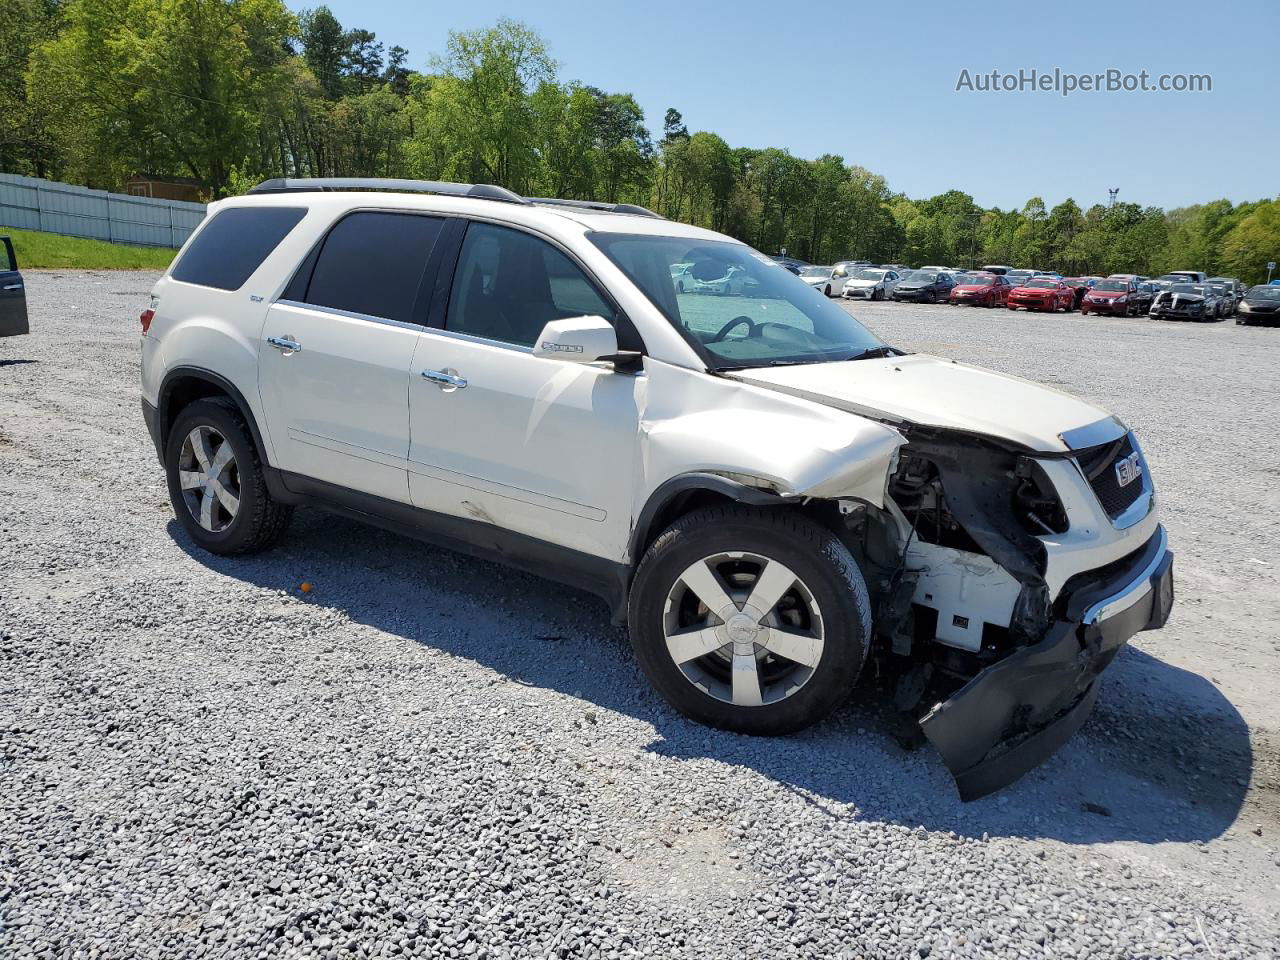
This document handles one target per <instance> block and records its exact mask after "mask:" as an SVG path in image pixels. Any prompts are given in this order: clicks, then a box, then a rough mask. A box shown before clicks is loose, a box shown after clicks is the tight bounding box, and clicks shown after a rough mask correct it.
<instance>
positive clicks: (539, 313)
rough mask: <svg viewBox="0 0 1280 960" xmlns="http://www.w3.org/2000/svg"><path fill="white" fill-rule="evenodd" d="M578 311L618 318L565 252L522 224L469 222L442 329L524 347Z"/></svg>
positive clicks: (612, 321) (615, 320)
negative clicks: (518, 227)
mask: <svg viewBox="0 0 1280 960" xmlns="http://www.w3.org/2000/svg"><path fill="white" fill-rule="evenodd" d="M582 316H598V317H604V319H605V320H607V321H609V322H610V323H612V324H614V325H615V326H617V322H618V316H617V311H616V310H614V309H613V307H611V306H610V305H609V304H608V303H607V302H606V301H605V299H604V298H603V297H602V296H600V293H599V292H598V291H597V290H596V288H595V286H594V284H592V282H591V281H590V280H588V279H587V277H586V275H585V274H584V273H583V272H582V271H581V270H580V269H578V267H577V265H576V264H575V263H574V262H573V261H572V260H570V259H569V258H568V257H567V256H565V255H564V254H563V253H561V252H560V251H559V250H557V249H556V248H555V247H553V246H552V245H551V244H549V243H547V242H546V241H545V240H540V239H538V238H537V237H534V236H531V235H530V234H527V233H524V232H523V231H520V230H512V229H509V228H507V227H498V226H494V225H492V224H488V223H472V224H471V225H470V226H469V227H467V235H466V238H465V239H464V240H463V243H462V250H461V252H460V254H459V256H458V268H457V271H456V272H455V273H454V278H453V291H452V293H451V294H450V295H449V311H448V314H447V315H446V317H445V329H446V330H452V331H455V332H457V333H469V334H471V335H472V336H476V337H484V338H485V339H487V340H500V341H502V342H503V343H514V344H519V345H520V346H525V347H528V346H532V345H533V344H534V342H535V341H536V340H537V338H538V334H539V333H541V332H542V328H543V327H544V326H545V325H546V324H547V323H549V322H550V321H552V320H563V319H566V318H568V317H582ZM619 339H622V337H621V334H620V336H619Z"/></svg>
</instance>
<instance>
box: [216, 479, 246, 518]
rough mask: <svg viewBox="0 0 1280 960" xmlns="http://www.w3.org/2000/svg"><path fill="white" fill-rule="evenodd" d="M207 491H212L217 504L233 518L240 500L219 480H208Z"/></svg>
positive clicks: (238, 507)
mask: <svg viewBox="0 0 1280 960" xmlns="http://www.w3.org/2000/svg"><path fill="white" fill-rule="evenodd" d="M209 489H211V490H212V491H213V495H214V496H215V497H217V498H218V502H219V503H221V504H222V508H223V509H224V510H226V511H227V513H229V514H231V516H232V518H234V517H235V515H236V511H237V510H239V509H240V499H239V498H238V497H237V496H235V495H234V494H233V493H231V491H229V490H228V489H227V488H226V487H225V486H224V485H223V483H222V481H220V480H210V481H209Z"/></svg>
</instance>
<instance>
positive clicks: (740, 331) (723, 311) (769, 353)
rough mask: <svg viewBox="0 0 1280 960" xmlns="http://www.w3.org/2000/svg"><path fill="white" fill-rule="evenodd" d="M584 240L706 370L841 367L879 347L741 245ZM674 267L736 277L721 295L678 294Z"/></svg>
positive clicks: (607, 236) (597, 236) (600, 236)
mask: <svg viewBox="0 0 1280 960" xmlns="http://www.w3.org/2000/svg"><path fill="white" fill-rule="evenodd" d="M590 237H591V241H592V242H593V243H594V244H595V245H596V246H597V247H599V248H600V249H601V250H602V251H603V252H604V254H605V256H607V257H608V258H609V259H610V260H611V261H613V263H614V264H616V265H617V267H618V269H620V270H621V271H622V272H623V273H625V274H626V275H627V277H628V278H629V279H630V280H631V281H632V282H633V283H634V284H635V285H636V286H637V287H639V288H640V290H641V291H642V292H643V293H644V294H645V296H647V297H648V298H649V301H650V302H651V303H652V304H653V305H654V306H655V307H656V308H657V309H658V310H659V311H660V312H661V313H662V314H663V316H665V317H666V318H667V319H668V320H669V321H670V322H671V323H672V325H673V326H675V327H676V329H677V330H679V331H680V332H681V333H683V334H684V336H685V338H686V339H687V340H689V341H690V342H691V343H692V344H693V345H694V346H695V348H696V349H698V350H699V351H700V352H701V353H702V354H703V358H704V359H705V360H707V362H708V364H709V365H710V366H711V367H712V368H713V369H718V370H723V369H732V368H740V367H763V366H768V365H769V364H771V363H775V364H776V363H819V362H823V361H828V360H847V359H849V358H850V357H854V356H857V355H858V354H860V353H863V352H864V351H867V350H872V349H874V348H876V347H880V346H884V343H883V341H882V340H880V339H879V338H878V337H876V336H875V335H874V334H872V333H871V332H870V331H869V330H867V329H866V328H865V327H863V326H862V324H860V323H858V321H857V320H855V319H853V317H851V316H850V315H849V314H847V313H845V312H844V311H843V310H842V309H840V308H839V307H838V306H836V305H835V304H834V303H833V302H832V301H831V300H828V299H827V298H826V297H824V296H822V294H821V292H815V291H814V289H813V287H811V286H809V285H808V284H807V283H805V282H804V281H802V280H800V279H798V278H797V277H796V276H794V275H793V274H791V273H789V272H788V271H786V270H784V269H783V268H781V267H779V266H778V265H777V264H776V263H774V262H773V261H772V260H770V259H769V258H768V257H765V256H763V255H761V254H759V253H756V251H754V250H752V249H751V248H750V247H747V246H744V245H742V244H740V243H730V242H727V241H715V240H713V241H706V240H699V239H693V238H687V237H655V236H632V235H629V234H617V233H593V234H591V235H590ZM676 263H689V264H690V267H689V273H690V274H692V275H693V276H694V277H696V278H697V279H699V280H701V279H703V278H704V277H711V278H717V277H723V276H725V275H726V274H728V273H729V271H730V270H731V269H733V268H735V267H736V268H738V269H737V271H736V273H735V280H734V283H733V284H731V285H730V286H729V287H728V288H727V289H723V290H719V289H707V290H702V289H701V288H700V289H699V290H698V291H692V292H690V291H688V288H686V292H685V293H677V292H676V288H675V285H674V284H673V283H672V282H671V265H672V264H676ZM827 269H828V270H829V269H830V268H827Z"/></svg>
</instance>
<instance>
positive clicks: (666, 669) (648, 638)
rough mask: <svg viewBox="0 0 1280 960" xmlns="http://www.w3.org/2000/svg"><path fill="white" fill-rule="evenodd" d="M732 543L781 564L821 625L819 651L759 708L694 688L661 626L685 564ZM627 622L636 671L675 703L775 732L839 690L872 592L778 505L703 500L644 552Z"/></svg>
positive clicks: (860, 658)
mask: <svg viewBox="0 0 1280 960" xmlns="http://www.w3.org/2000/svg"><path fill="white" fill-rule="evenodd" d="M735 551H746V552H748V553H755V554H759V555H761V556H763V557H766V558H768V559H769V560H777V561H778V562H779V563H781V564H783V565H785V566H786V567H788V568H790V570H791V571H792V572H794V573H795V574H796V576H797V577H798V578H799V580H800V581H801V583H802V584H803V586H804V587H805V588H806V589H807V590H808V591H810V592H811V594H812V597H813V599H814V600H815V601H816V603H817V605H818V608H819V609H820V610H821V620H822V624H823V629H824V633H825V636H824V642H823V647H822V653H821V655H820V658H819V659H818V662H817V664H816V666H815V667H814V668H813V672H812V674H811V675H810V676H809V677H808V679H807V680H806V681H804V682H803V683H802V685H801V686H800V688H799V689H798V690H795V691H794V692H793V693H791V694H790V695H789V696H786V697H784V698H782V699H779V700H776V701H774V702H768V703H765V704H763V705H760V706H740V705H735V704H733V703H728V702H725V701H723V700H720V699H717V698H716V697H714V696H712V695H711V694H709V693H706V692H704V691H703V690H702V689H700V688H699V687H696V686H694V684H693V683H692V682H691V681H690V680H689V679H688V678H687V677H686V676H685V674H684V673H683V672H682V671H681V668H680V667H679V666H677V664H676V662H675V660H674V659H673V658H672V656H671V655H670V654H669V653H668V650H667V640H666V634H665V632H664V618H665V617H666V615H667V607H666V603H667V597H668V594H669V593H670V592H671V591H672V589H673V587H674V586H675V585H676V583H677V581H679V580H680V578H681V576H682V574H683V573H684V571H685V570H686V569H687V568H689V567H690V565H692V564H695V563H696V562H697V561H698V560H700V559H703V558H705V557H708V556H712V555H714V554H717V553H722V552H723V553H729V552H735ZM778 609H779V610H780V609H781V606H779V607H778ZM713 619H714V618H713ZM628 623H629V626H630V629H631V645H632V648H633V649H634V650H635V654H636V659H637V660H638V661H639V663H640V667H641V669H643V670H644V672H645V675H646V676H647V677H648V678H649V681H650V683H652V684H653V686H654V687H655V689H657V691H658V692H659V693H660V694H661V695H662V696H663V698H664V699H666V701H667V702H668V703H669V704H671V706H673V707H674V708H675V709H676V710H678V711H680V712H681V713H683V714H684V715H685V716H687V717H689V718H691V719H693V720H697V721H698V722H700V723H705V724H707V725H708V726H712V727H718V728H720V729H723V730H732V731H735V732H738V733H748V734H754V735H758V736H778V735H782V734H787V733H794V732H795V731H797V730H802V729H804V728H805V727H807V726H810V725H811V724H813V723H816V722H817V721H819V720H821V719H822V718H824V717H825V716H827V715H828V714H829V713H830V712H831V711H832V710H834V709H835V708H836V707H837V706H839V705H840V704H841V703H842V702H843V701H844V700H845V699H846V698H847V697H848V695H849V693H850V692H851V691H852V689H853V686H854V684H855V683H856V682H857V679H858V675H859V674H860V673H861V671H862V664H863V662H864V660H865V659H866V654H867V647H868V644H869V642H870V636H871V600H870V597H869V595H868V592H867V585H866V581H865V580H864V579H863V576H862V573H861V571H860V570H859V569H858V566H857V562H856V561H855V560H854V558H853V556H852V555H851V554H850V553H849V550H848V548H846V547H845V546H844V544H843V543H841V542H840V541H839V540H838V539H836V538H835V537H834V536H833V535H832V534H831V533H829V532H828V531H826V530H824V529H823V528H822V527H819V526H818V525H817V524H815V523H813V522H811V521H809V520H807V519H806V518H804V517H802V516H800V515H798V514H796V513H793V512H790V511H787V510H762V509H757V508H752V507H744V506H737V505H734V506H724V507H709V508H706V509H702V510H697V511H695V512H693V513H690V514H688V515H686V516H684V517H682V518H680V519H679V520H677V521H676V522H675V523H674V524H672V525H671V526H670V527H668V528H667V529H666V530H665V531H664V532H663V533H662V535H661V536H659V537H658V539H657V540H655V541H654V543H653V545H652V546H651V547H649V549H648V550H647V551H646V552H645V555H644V559H643V560H642V561H641V563H640V567H639V570H638V571H637V572H636V577H635V582H634V584H633V586H632V589H631V599H630V604H629V607H628Z"/></svg>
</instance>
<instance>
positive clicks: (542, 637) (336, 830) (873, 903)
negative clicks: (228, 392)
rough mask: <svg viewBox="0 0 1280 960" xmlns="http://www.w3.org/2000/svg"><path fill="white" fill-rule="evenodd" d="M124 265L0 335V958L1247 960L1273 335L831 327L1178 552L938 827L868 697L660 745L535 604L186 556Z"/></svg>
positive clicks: (418, 574) (345, 528) (1150, 327)
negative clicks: (1093, 422)
mask: <svg viewBox="0 0 1280 960" xmlns="http://www.w3.org/2000/svg"><path fill="white" fill-rule="evenodd" d="M152 280H153V277H152V275H149V274H136V273H135V274H130V273H117V274H95V273H69V272H63V273H55V272H34V271H33V272H32V273H31V274H30V275H29V276H28V281H29V296H30V300H31V308H32V326H33V329H34V331H35V332H34V334H33V335H32V336H30V337H26V338H18V339H12V340H0V956H3V957H5V958H25V957H34V956H38V957H95V956H100V957H129V958H132V957H152V956H157V957H158V956H166V957H175V956H182V957H201V956H206V957H211V956H253V957H268V956H271V957H276V956H317V957H386V956H424V957H470V958H483V957H507V956H510V957H526V956H528V957H545V956H551V957H629V956H638V955H643V956H653V957H662V958H666V957H705V958H724V957H731V956H750V957H770V958H771V957H779V956H802V957H823V958H830V957H840V958H903V957H927V956H932V957H946V958H951V957H992V956H999V957H1055V958H1056V957H1077V956H1078V957H1090V958H1117V960H1120V958H1125V960H1129V958H1149V957H1151V958H1154V957H1162V958H1163V957H1174V956H1198V957H1208V958H1225V957H1241V958H1257V957H1266V956H1274V955H1276V954H1277V953H1278V952H1280V909H1278V905H1280V849H1278V848H1280V773H1278V770H1280V768H1278V766H1277V728H1278V727H1280V671H1277V670H1276V669H1275V664H1276V662H1277V654H1278V653H1280V631H1278V630H1277V625H1280V590H1277V582H1276V571H1277V565H1280V555H1278V554H1277V550H1276V546H1277V543H1278V542H1280V522H1278V521H1277V515H1278V513H1280V509H1278V508H1280V496H1278V494H1277V479H1278V477H1280V440H1278V439H1277V431H1276V429H1275V422H1276V419H1275V418H1276V407H1277V399H1278V398H1277V391H1278V388H1277V384H1278V383H1280V378H1278V377H1277V374H1276V371H1277V369H1280V330H1271V329H1253V328H1240V327H1236V326H1235V325H1234V324H1231V323H1224V324H1213V325H1206V326H1182V325H1163V324H1157V323H1155V322H1150V321H1145V320H1119V319H1117V320H1111V319H1098V318H1081V317H1080V316H1079V315H1078V314H1074V315H1070V316H1061V315H1058V316H1052V317H1050V316H1043V315H1028V314H1025V313H1018V314H1010V313H1008V312H1006V311H984V310H978V309H968V308H951V307H946V306H941V307H927V306H919V307H916V306H910V305H905V304H858V305H857V307H856V309H855V312H856V313H857V314H858V316H860V317H861V318H862V319H863V320H864V321H866V322H867V323H869V324H870V325H871V326H872V327H874V328H875V329H876V330H877V331H879V332H880V333H881V334H882V335H884V336H885V337H887V338H888V339H890V340H891V341H892V342H895V343H897V344H900V345H903V346H906V347H908V348H911V349H916V350H924V351H929V352H935V353H940V354H943V355H950V356H956V357H959V358H962V359H966V360H972V361H975V362H978V363H982V364H985V365H988V366H991V367H994V368H997V369H1000V370H1004V371H1008V372H1012V373H1017V374H1020V375H1023V376H1026V377H1029V378H1032V379H1035V380H1039V381H1043V382H1047V383H1052V384H1058V385H1061V386H1062V387H1063V388H1064V389H1066V390H1070V391H1074V392H1078V393H1081V394H1083V395H1085V396H1088V397H1091V398H1095V399H1098V400H1099V401H1101V402H1102V403H1103V404H1104V405H1106V406H1109V407H1110V408H1111V409H1113V410H1114V411H1115V412H1116V413H1118V414H1119V415H1120V416H1122V417H1123V418H1124V419H1126V420H1127V421H1128V422H1130V423H1131V424H1132V425H1133V426H1134V427H1135V428H1136V429H1137V430H1138V431H1139V434H1140V436H1141V437H1142V439H1143V441H1144V445H1145V447H1146V452H1147V455H1148V458H1149V460H1150V462H1151V466H1152V470H1153V472H1154V474H1155V478H1156V482H1157V485H1158V487H1159V489H1160V491H1161V494H1162V497H1163V505H1164V510H1165V516H1166V520H1167V524H1168V526H1169V530H1170V536H1171V540H1172V543H1173V546H1174V549H1175V551H1176V552H1177V554H1178V560H1177V564H1176V570H1177V575H1178V604H1177V605H1176V606H1175V609H1174V619H1173V620H1172V622H1171V623H1170V625H1169V627H1168V628H1167V629H1165V630H1164V631H1161V632H1159V633H1152V634H1144V635H1142V636H1140V637H1139V638H1137V640H1136V642H1134V643H1133V644H1132V645H1131V646H1130V647H1129V648H1127V649H1126V650H1125V651H1124V652H1123V653H1122V655H1121V657H1120V658H1119V660H1118V661H1117V663H1116V665H1115V666H1114V667H1113V668H1112V669H1111V670H1110V671H1109V672H1108V674H1107V681H1106V687H1105V689H1104V691H1103V694H1102V698H1101V701H1100V705H1099V709H1098V711H1097V712H1096V713H1095V715H1094V717H1093V718H1092V719H1091V721H1090V722H1089V724H1088V725H1087V726H1086V728H1085V730H1084V731H1083V732H1082V734H1081V735H1080V736H1078V737H1076V738H1075V739H1074V740H1073V741H1072V742H1071V743H1070V744H1068V746H1067V747H1066V748H1064V749H1063V750H1062V751H1061V753H1060V754H1059V755H1058V756H1057V757H1055V758H1054V759H1053V760H1052V761H1050V762H1049V763H1047V764H1046V765H1045V766H1043V767H1042V768H1040V769H1039V770H1037V771H1036V772H1034V773H1033V774H1031V775H1030V776H1028V777H1027V778H1025V779H1024V780H1023V781H1021V782H1020V783H1018V784H1016V785H1015V786H1013V787H1012V788H1010V789H1007V790H1005V791H1003V792H1002V793H1000V794H997V795H995V796H992V797H988V798H986V799H984V800H981V801H979V802H977V803H973V804H968V805H964V804H961V803H960V802H959V801H958V800H957V799H956V794H955V790H954V787H953V785H952V784H951V781H950V779H949V777H948V776H947V775H946V772H945V770H944V769H943V767H942V764H941V762H940V761H939V760H938V759H937V757H936V756H935V755H934V754H933V753H932V751H931V750H929V749H927V748H925V749H920V750H915V751H912V752H906V751H905V750H904V749H903V748H901V747H900V746H899V745H898V742H897V741H896V740H895V738H894V736H893V732H894V728H893V725H892V723H891V722H890V720H889V718H888V717H887V711H886V710H885V709H884V704H883V702H882V699H881V698H880V697H879V695H878V694H876V693H875V691H874V690H871V689H866V690H864V691H863V692H862V694H861V697H860V699H861V705H854V706H850V707H849V708H848V709H846V710H844V711H842V712H841V713H840V714H839V715H838V716H837V717H835V718H833V719H832V720H831V721H830V722H828V723H826V724H824V725H822V726H821V727H820V728H818V729H815V730H811V731H809V732H807V733H806V734H804V735H801V736H796V737H791V738H786V739H781V740H769V741H766V740H754V739H750V738H746V737H739V736H734V735H731V734H724V733H718V732H714V731H711V730H707V729H704V728H702V727H699V726H696V725H694V724H691V723H688V722H686V721H684V720H683V719H682V718H680V717H678V716H676V715H674V714H673V713H672V712H671V711H670V710H668V709H667V708H666V707H665V706H664V705H663V704H662V703H661V702H660V701H659V700H658V699H657V697H656V696H655V695H654V694H653V693H651V692H650V690H649V689H648V687H647V685H646V684H645V682H644V680H643V678H642V677H641V675H640V673H639V671H638V670H637V668H636V666H635V664H634V663H633V662H632V660H631V657H630V653H629V649H628V647H627V642H626V637H625V636H624V634H623V633H622V632H621V631H620V630H618V629H616V628H614V627H611V626H610V625H609V623H608V617H607V613H606V611H605V609H604V607H603V605H602V604H600V603H599V602H598V601H596V600H595V599H593V598H591V597H589V596H586V595H584V594H579V593H576V592H574V591H571V590H569V589H567V588H564V587H560V586H557V585H554V584H550V583H546V582H542V581H539V580H537V579H535V578H532V577H528V576H524V575H522V574H517V573H512V572H509V571H505V570H502V569H500V568H498V567H494V566H491V565H489V564H486V563H482V562H479V561H474V560H470V559H467V558H463V557H460V556H456V555H452V554H448V553H444V552H440V551H436V550H434V549H431V548H428V547H425V546H423V545H422V544H419V543H417V542H414V541H410V540H406V539H401V538H398V537H395V536H393V535H390V534H386V533H382V532H379V531H375V530H370V529H366V528H363V527H360V526H357V525H355V524H353V523H350V522H347V521H345V520H340V519H335V518H333V517H330V516H327V515H324V514H321V513H318V512H314V511H300V512H299V514H298V516H297V517H296V519H295V523H294V526H293V528H292V531H291V533H290V534H289V536H288V537H287V538H286V541H285V542H284V544H283V545H282V546H281V547H280V548H279V549H277V550H276V551H274V552H272V553H269V554H266V555H262V556H259V557H253V558H248V559H234V560H229V559H222V558H216V557H212V556H209V555H207V554H203V553H200V552H198V551H197V550H195V549H194V548H193V547H192V546H191V544H190V543H189V542H188V541H187V540H186V539H185V537H184V536H183V534H182V532H181V530H180V528H179V527H178V526H177V524H176V523H175V522H174V520H173V518H172V514H171V512H170V508H169V504H168V500H167V498H166V496H165V492H164V488H163V484H162V478H161V472H160V469H159V467H158V465H157V463H156V461H155V457H154V453H153V451H152V449H151V447H150V443H149V441H148V439H147V437H146V432H145V429H144V427H143V425H142V421H141V416H140V414H139V410H138V402H137V390H138V388H137V363H138V349H137V320H136V316H137V314H138V312H139V310H141V309H142V308H143V306H145V303H146V294H147V291H148V289H149V287H150V284H151V282H152ZM304 581H305V582H310V583H313V584H314V590H313V591H312V592H310V593H306V594H304V593H303V592H301V591H300V590H299V589H298V587H299V585H300V584H301V583H303V582H304Z"/></svg>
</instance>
